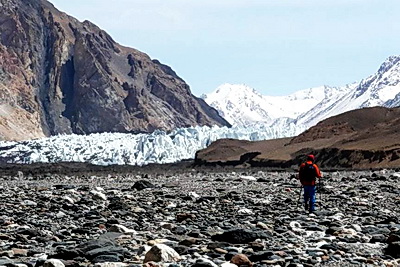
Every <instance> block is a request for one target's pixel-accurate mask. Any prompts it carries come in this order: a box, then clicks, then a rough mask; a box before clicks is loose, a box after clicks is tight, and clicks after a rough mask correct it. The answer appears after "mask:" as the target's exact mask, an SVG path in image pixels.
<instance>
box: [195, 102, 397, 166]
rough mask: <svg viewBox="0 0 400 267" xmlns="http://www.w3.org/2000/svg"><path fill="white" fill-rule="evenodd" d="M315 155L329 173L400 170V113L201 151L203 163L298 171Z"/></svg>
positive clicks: (350, 118) (364, 113)
mask: <svg viewBox="0 0 400 267" xmlns="http://www.w3.org/2000/svg"><path fill="white" fill-rule="evenodd" d="M308 153H314V154H315V155H316V157H317V163H318V164H320V165H321V166H322V167H324V168H337V167H343V168H348V167H352V168H379V167H385V168H386V167H400V108H392V109H389V108H383V107H373V108H364V109H358V110H354V111H350V112H346V113H343V114H340V115H338V116H334V117H331V118H329V119H326V120H324V121H321V122H320V123H318V124H317V125H316V126H314V127H311V128H310V129H308V130H307V131H305V132H304V133H302V134H300V135H298V136H296V137H293V138H283V139H277V140H267V141H258V142H248V141H238V140H226V139H225V140H219V141H216V142H214V143H213V144H211V146H209V147H208V148H206V149H204V150H201V151H198V152H197V155H196V162H197V163H199V164H204V163H205V164H222V165H223V164H227V165H237V164H243V163H247V164H248V165H252V166H269V167H293V166H298V164H299V163H301V162H302V161H303V160H304V158H305V155H307V154H308Z"/></svg>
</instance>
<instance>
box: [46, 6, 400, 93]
mask: <svg viewBox="0 0 400 267" xmlns="http://www.w3.org/2000/svg"><path fill="white" fill-rule="evenodd" d="M50 2H52V3H53V4H54V5H55V6H56V7H57V8H58V9H60V10H62V11H64V12H67V13H68V14H70V15H72V16H74V17H76V18H78V19H79V20H85V19H87V20H90V21H92V22H93V23H95V24H97V25H98V26H100V27H101V28H103V29H104V30H106V31H107V32H108V33H110V35H111V36H112V37H113V38H114V40H115V41H117V42H118V43H120V44H123V45H126V46H130V47H134V48H137V49H139V50H141V51H143V52H145V53H147V54H148V55H149V56H150V57H151V58H155V59H159V60H160V61H161V62H162V63H164V64H167V65H169V66H171V67H172V68H173V69H174V70H175V71H176V72H177V74H178V75H179V76H181V77H182V78H183V79H184V80H185V81H186V82H187V83H188V84H189V85H190V87H191V90H192V92H193V93H194V94H195V95H197V96H199V95H201V94H202V93H208V92H211V91H213V90H214V89H215V88H216V87H218V86H219V85H220V84H222V83H226V82H228V83H241V84H247V85H249V86H251V87H253V88H255V89H256V90H258V91H259V92H261V93H262V94H265V95H286V94H289V93H291V92H294V91H297V90H300V89H305V88H309V87H315V86H320V85H331V86H341V85H345V84H347V83H352V82H355V81H359V80H360V79H362V78H366V77H367V76H368V75H370V74H373V73H374V72H375V71H376V70H377V69H378V68H379V66H380V64H381V63H382V62H383V61H384V60H385V59H386V58H387V57H388V56H390V55H397V54H400V16H399V14H400V1H399V0H212V1H211V0H196V1H195V0H113V1H110V0H50Z"/></svg>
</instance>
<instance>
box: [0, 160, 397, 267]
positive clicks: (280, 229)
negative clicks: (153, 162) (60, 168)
mask: <svg viewBox="0 0 400 267" xmlns="http://www.w3.org/2000/svg"><path fill="white" fill-rule="evenodd" d="M43 173H45V172H43ZM43 173H42V174H40V173H33V174H32V173H30V174H28V173H27V172H25V173H24V172H23V171H19V172H17V173H16V174H15V175H3V177H1V183H0V198H1V202H0V266H19V267H24V266H64V265H65V266H92V265H96V266H142V265H143V264H145V265H146V266H170V267H175V266H196V267H200V266H201V267H203V266H225V267H228V266H232V267H234V266H240V265H244V266H398V265H399V264H400V221H399V217H400V216H399V214H400V205H399V204H400V184H399V179H400V172H397V171H396V170H379V171H357V172H356V171H340V172H339V171H336V172H325V173H324V176H325V179H324V187H323V189H321V190H320V193H318V196H317V197H318V211H317V212H316V213H313V214H309V213H307V212H305V211H304V210H303V209H302V205H301V204H299V203H298V199H299V191H300V188H298V182H297V180H296V179H295V178H294V177H295V172H290V171H267V170H263V169H248V170H238V169H211V170H210V169H209V170H205V169H190V168H184V169H180V170H179V169H177V168H171V169H168V168H167V169H166V168H164V169H162V170H157V169H156V168H151V169H149V168H147V169H143V170H142V169H140V168H137V169H135V170H134V171H132V172H125V173H114V174H113V172H110V173H106V172H104V173H103V174H101V173H92V174H90V173H79V172H74V173H70V174H55V173H46V174H43ZM3 174H4V173H3ZM234 264H235V265H234Z"/></svg>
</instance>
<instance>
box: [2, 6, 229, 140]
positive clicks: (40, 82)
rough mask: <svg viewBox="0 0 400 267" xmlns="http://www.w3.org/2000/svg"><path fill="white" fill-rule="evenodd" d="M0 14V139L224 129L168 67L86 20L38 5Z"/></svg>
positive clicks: (4, 9) (8, 9)
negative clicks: (115, 39) (202, 126)
mask: <svg viewBox="0 0 400 267" xmlns="http://www.w3.org/2000/svg"><path fill="white" fill-rule="evenodd" d="M0 9H1V12H0V139H6V140H10V139H16V140H18V139H27V138H35V137H42V136H49V135H55V134H62V133H67V134H68V133H78V134H89V133H96V132H151V131H153V130H155V129H162V130H167V131H168V130H171V129H174V128H176V127H187V126H194V125H215V124H216V125H229V124H228V123H227V122H226V121H225V120H224V119H223V118H222V117H220V116H219V115H218V113H217V111H216V110H215V109H213V108H211V107H209V106H208V105H207V104H206V103H205V102H204V101H203V100H202V99H199V98H196V97H195V96H193V95H192V94H191V92H190V89H189V86H188V85H187V84H186V83H185V82H184V81H183V80H182V79H181V78H180V77H179V76H178V75H177V74H176V73H175V72H174V71H173V70H172V69H171V68H170V67H168V66H166V65H163V64H162V63H160V62H159V61H157V60H152V59H151V58H150V57H149V56H148V55H146V54H144V53H142V52H140V51H138V50H135V49H132V48H128V47H123V46H121V45H119V44H118V43H116V42H115V41H114V40H113V39H112V38H111V37H110V36H109V35H108V34H107V33H106V32H105V31H103V30H101V29H100V28H98V27H97V26H96V25H94V24H92V23H91V22H89V21H84V22H83V23H81V22H79V21H78V20H76V19H74V18H73V17H70V16H68V15H67V14H65V13H62V12H60V11H58V10H57V9H55V8H54V7H53V5H51V4H50V3H49V2H47V1H45V0H29V1H25V0H0ZM127 34H129V33H127Z"/></svg>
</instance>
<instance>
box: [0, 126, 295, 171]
mask: <svg viewBox="0 0 400 267" xmlns="http://www.w3.org/2000/svg"><path fill="white" fill-rule="evenodd" d="M295 131H296V128H295V127H293V128H287V129H286V130H282V131H276V130H272V129H271V128H269V127H266V126H264V125H255V126H252V127H234V128H227V127H217V126H213V127H207V126H203V127H199V126H198V127H191V128H179V129H176V130H174V131H172V132H170V133H166V132H163V131H155V132H153V133H151V134H124V133H97V134H90V135H74V134H73V135H58V136H52V137H49V138H43V139H36V140H30V141H21V142H4V141H3V142H0V162H7V163H23V164H30V163H38V162H41V163H55V162H87V163H92V164H96V165H114V164H116V165H124V164H127V165H146V164H150V163H161V164H162V163H173V162H178V161H180V160H184V159H193V158H194V156H195V153H196V151H198V150H200V149H203V148H205V147H207V146H208V145H210V144H211V143H212V142H213V141H215V140H217V139H222V138H233V139H242V140H250V141H258V140H267V139H274V138H280V137H287V136H293V135H295V134H297V133H296V132H295Z"/></svg>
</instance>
